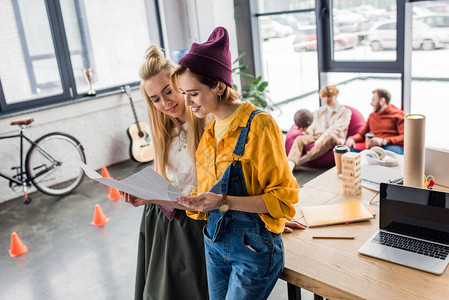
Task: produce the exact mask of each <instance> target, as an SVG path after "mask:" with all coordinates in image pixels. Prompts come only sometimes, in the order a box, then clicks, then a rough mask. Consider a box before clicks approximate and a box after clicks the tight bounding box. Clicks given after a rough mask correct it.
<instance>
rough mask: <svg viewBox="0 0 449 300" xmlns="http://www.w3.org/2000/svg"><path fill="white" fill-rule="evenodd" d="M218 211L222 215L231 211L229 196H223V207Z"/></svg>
mask: <svg viewBox="0 0 449 300" xmlns="http://www.w3.org/2000/svg"><path fill="white" fill-rule="evenodd" d="M218 209H219V210H220V212H222V213H225V212H227V211H228V210H229V205H228V195H226V194H221V205H220V207H219V208H218Z"/></svg>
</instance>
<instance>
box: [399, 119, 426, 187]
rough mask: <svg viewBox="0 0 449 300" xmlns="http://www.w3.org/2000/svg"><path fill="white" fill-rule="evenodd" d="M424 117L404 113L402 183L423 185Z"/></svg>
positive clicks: (416, 185) (415, 185)
mask: <svg viewBox="0 0 449 300" xmlns="http://www.w3.org/2000/svg"><path fill="white" fill-rule="evenodd" d="M425 142H426V117H425V116H423V115H419V114H411V115H406V116H405V120H404V185H406V186H414V187H419V188H423V187H424V162H425V157H424V153H425Z"/></svg>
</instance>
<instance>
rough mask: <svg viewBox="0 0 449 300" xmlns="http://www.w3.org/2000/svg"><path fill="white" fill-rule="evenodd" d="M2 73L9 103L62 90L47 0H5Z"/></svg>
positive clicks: (1, 15) (1, 19) (1, 20)
mask: <svg viewBox="0 0 449 300" xmlns="http://www.w3.org/2000/svg"><path fill="white" fill-rule="evenodd" d="M0 27H1V28H3V31H2V34H1V35H0V54H1V59H0V77H1V81H2V87H3V92H4V94H5V100H6V103H7V104H12V103H17V102H21V101H25V100H30V99H34V98H41V97H45V96H50V95H55V94H61V93H62V85H61V79H60V73H59V68H58V63H57V61H56V56H55V47H54V44H53V39H52V35H51V32H50V25H49V19H48V15H47V10H46V6H45V1H31V0H17V1H3V2H2V8H1V9H0Z"/></svg>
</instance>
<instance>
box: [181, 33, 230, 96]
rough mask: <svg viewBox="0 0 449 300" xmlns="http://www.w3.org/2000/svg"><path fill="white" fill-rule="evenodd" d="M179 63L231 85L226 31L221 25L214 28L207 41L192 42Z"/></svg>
mask: <svg viewBox="0 0 449 300" xmlns="http://www.w3.org/2000/svg"><path fill="white" fill-rule="evenodd" d="M179 64H180V65H183V66H184V67H186V68H189V69H191V70H193V71H195V72H198V73H200V74H202V75H206V76H209V77H211V78H214V79H217V80H219V81H223V82H224V83H225V84H226V85H227V86H229V87H232V62H231V52H229V35H228V31H227V30H226V29H225V28H223V27H217V28H215V29H214V31H213V32H212V34H211V35H210V36H209V39H208V40H207V42H205V43H203V44H197V43H193V44H192V47H190V50H189V52H188V53H187V54H186V55H184V56H183V57H182V58H181V59H180V60H179Z"/></svg>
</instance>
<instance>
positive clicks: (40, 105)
mask: <svg viewBox="0 0 449 300" xmlns="http://www.w3.org/2000/svg"><path fill="white" fill-rule="evenodd" d="M12 4H13V9H14V14H15V20H16V23H17V27H18V32H19V36H20V42H21V45H22V49H23V54H24V58H25V61H26V68H27V73H28V78H29V80H30V84H31V86H32V90H35V89H36V88H37V85H36V83H35V81H34V83H33V81H32V80H33V79H34V78H35V77H34V74H33V67H32V65H31V62H32V59H31V57H30V55H29V53H28V47H27V44H26V40H25V33H24V28H23V24H22V21H21V20H22V19H21V16H20V9H19V4H18V0H12ZM144 5H145V10H146V17H147V24H148V35H149V37H150V40H151V43H153V44H156V45H158V46H160V47H164V40H163V35H162V26H161V16H160V11H159V4H158V0H153V1H144ZM45 7H46V11H47V17H48V21H49V25H50V32H51V36H52V41H53V45H54V48H55V58H56V62H57V64H58V70H59V74H60V80H61V88H62V93H60V94H57V95H51V96H44V97H36V98H33V99H30V100H24V101H19V102H16V103H10V104H8V103H7V102H6V97H5V94H4V91H3V87H2V81H1V77H0V117H2V116H8V115H10V114H16V113H20V112H27V111H32V110H36V109H46V108H47V107H50V106H54V105H67V104H71V103H73V102H78V101H83V100H87V99H96V98H100V97H104V96H108V95H111V94H117V93H122V92H123V91H122V87H123V86H124V85H127V84H129V85H131V86H132V87H135V86H138V85H139V84H140V81H134V82H123V83H122V84H120V85H114V86H110V87H108V88H104V89H100V90H96V92H97V93H96V95H95V96H88V95H87V93H81V94H80V93H78V91H77V87H76V82H75V76H74V74H73V68H72V62H71V57H70V55H71V53H70V51H69V46H68V41H67V36H66V32H65V27H64V21H63V16H62V11H61V5H60V2H59V0H45ZM75 8H76V14H77V18H78V22H79V26H80V33H81V41H82V44H83V50H82V51H83V52H85V53H87V54H86V56H84V55H83V60H87V61H90V60H92V52H93V51H92V47H91V44H90V39H89V31H88V30H87V24H86V23H85V21H84V20H82V19H83V18H81V16H80V14H81V13H83V11H84V6H83V4H82V1H81V2H78V1H75ZM72 54H73V53H72Z"/></svg>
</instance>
